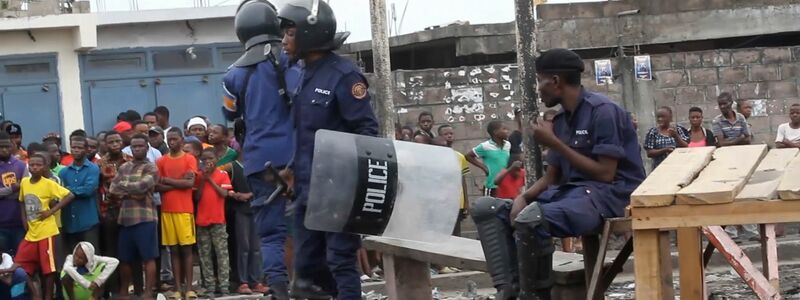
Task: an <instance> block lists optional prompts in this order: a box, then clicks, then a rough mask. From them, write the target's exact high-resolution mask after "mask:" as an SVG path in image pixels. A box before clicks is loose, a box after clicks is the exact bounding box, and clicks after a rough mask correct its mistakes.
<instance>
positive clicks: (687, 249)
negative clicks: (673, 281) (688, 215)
mask: <svg viewBox="0 0 800 300" xmlns="http://www.w3.org/2000/svg"><path fill="white" fill-rule="evenodd" d="M701 246H702V244H701V240H700V229H699V228H697V227H683V228H678V266H679V267H680V274H681V276H680V282H681V299H689V300H694V299H696V300H702V299H706V297H705V294H704V286H705V276H704V269H703V257H702V253H701V252H700V250H701Z"/></svg>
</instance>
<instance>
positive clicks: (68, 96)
mask: <svg viewBox="0 0 800 300" xmlns="http://www.w3.org/2000/svg"><path fill="white" fill-rule="evenodd" d="M73 32H74V31H73V30H72V28H61V29H52V30H46V29H39V30H32V31H31V34H32V35H33V36H34V38H36V41H33V40H31V38H30V37H29V36H28V34H27V32H24V31H13V32H0V41H2V42H0V56H4V55H20V54H53V53H55V54H56V60H57V70H58V78H59V84H58V85H59V91H60V99H61V112H62V116H61V120H62V122H61V123H62V124H63V126H64V132H65V133H69V132H72V131H73V130H75V129H79V128H83V109H82V106H81V103H82V102H81V81H80V66H79V64H78V54H77V52H75V47H74V44H73V41H74V38H73ZM35 111H36V109H35V108H33V107H32V108H31V112H32V113H33V115H34V116H35ZM65 133H62V134H65Z"/></svg>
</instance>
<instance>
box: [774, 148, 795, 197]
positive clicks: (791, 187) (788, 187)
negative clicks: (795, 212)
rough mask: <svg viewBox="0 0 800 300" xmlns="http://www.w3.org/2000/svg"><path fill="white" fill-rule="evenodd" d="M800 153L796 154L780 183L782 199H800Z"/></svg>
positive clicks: (779, 191)
mask: <svg viewBox="0 0 800 300" xmlns="http://www.w3.org/2000/svg"><path fill="white" fill-rule="evenodd" d="M798 178H800V155H798V156H795V157H794V159H792V161H791V162H789V165H788V166H786V170H785V171H784V172H783V178H782V179H781V183H780V184H779V185H778V197H780V198H781V199H782V200H800V180H797V179H798Z"/></svg>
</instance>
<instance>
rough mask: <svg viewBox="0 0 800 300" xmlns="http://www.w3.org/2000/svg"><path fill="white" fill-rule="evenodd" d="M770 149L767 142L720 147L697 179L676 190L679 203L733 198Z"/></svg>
mask: <svg viewBox="0 0 800 300" xmlns="http://www.w3.org/2000/svg"><path fill="white" fill-rule="evenodd" d="M766 153H767V145H747V146H730V147H722V148H717V150H715V151H714V159H713V160H712V161H711V162H710V163H708V165H707V166H706V167H705V169H703V171H701V172H700V175H697V179H695V180H694V181H692V183H691V184H689V186H687V187H685V188H682V189H681V190H680V191H678V193H677V194H676V203H677V204H718V203H729V202H733V199H734V197H735V196H736V194H738V193H739V191H741V190H742V188H743V187H744V184H745V183H746V182H747V180H748V179H750V175H751V174H753V171H754V170H755V169H756V166H757V165H758V162H759V161H761V158H762V157H764V154H766Z"/></svg>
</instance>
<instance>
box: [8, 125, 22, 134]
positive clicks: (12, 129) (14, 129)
mask: <svg viewBox="0 0 800 300" xmlns="http://www.w3.org/2000/svg"><path fill="white" fill-rule="evenodd" d="M6 133H8V134H9V135H17V134H22V127H21V126H19V124H14V123H12V124H11V125H8V127H6Z"/></svg>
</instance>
